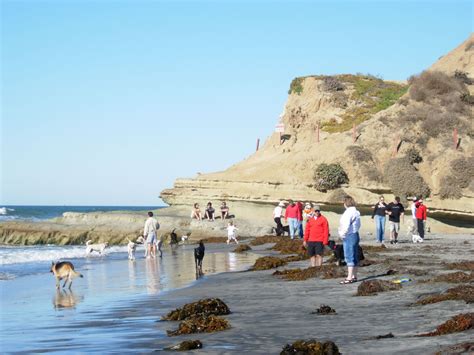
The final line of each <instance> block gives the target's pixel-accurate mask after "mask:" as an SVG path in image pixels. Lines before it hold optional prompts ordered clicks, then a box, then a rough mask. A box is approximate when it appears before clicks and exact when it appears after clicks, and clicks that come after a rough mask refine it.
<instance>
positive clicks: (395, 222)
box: [387, 196, 405, 244]
mask: <svg viewBox="0 0 474 355" xmlns="http://www.w3.org/2000/svg"><path fill="white" fill-rule="evenodd" d="M387 214H388V224H389V226H390V244H396V243H398V240H397V237H398V233H399V232H400V217H402V220H404V217H405V208H404V207H403V205H402V204H401V203H400V197H398V196H396V197H395V200H394V201H393V202H390V203H389V204H388V206H387Z"/></svg>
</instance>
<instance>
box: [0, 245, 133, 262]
mask: <svg viewBox="0 0 474 355" xmlns="http://www.w3.org/2000/svg"><path fill="white" fill-rule="evenodd" d="M126 251H127V247H126V246H112V247H109V248H107V249H106V250H105V252H104V253H105V256H107V254H112V253H123V252H126ZM86 257H87V258H95V257H101V255H99V254H98V253H93V254H90V255H86V247H85V246H73V247H60V246H41V247H23V248H17V247H13V248H1V249H0V265H12V264H24V263H33V262H41V261H57V260H66V259H76V258H86Z"/></svg>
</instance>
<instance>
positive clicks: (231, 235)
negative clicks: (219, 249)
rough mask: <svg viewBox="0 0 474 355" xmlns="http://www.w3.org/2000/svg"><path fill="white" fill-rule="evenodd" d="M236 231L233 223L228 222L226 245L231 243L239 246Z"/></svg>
mask: <svg viewBox="0 0 474 355" xmlns="http://www.w3.org/2000/svg"><path fill="white" fill-rule="evenodd" d="M237 230H238V229H237V227H236V226H234V222H232V221H230V222H229V223H228V225H227V244H230V242H231V241H234V242H235V243H236V244H239V241H238V240H237V232H236V231H237Z"/></svg>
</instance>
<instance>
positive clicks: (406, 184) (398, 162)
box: [384, 157, 431, 197]
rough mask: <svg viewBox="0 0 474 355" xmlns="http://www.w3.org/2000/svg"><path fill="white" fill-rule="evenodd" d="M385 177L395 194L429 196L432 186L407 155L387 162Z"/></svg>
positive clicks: (401, 195)
mask: <svg viewBox="0 0 474 355" xmlns="http://www.w3.org/2000/svg"><path fill="white" fill-rule="evenodd" d="M384 179H385V181H386V182H387V183H388V184H389V186H390V188H391V190H392V192H393V194H394V195H398V196H400V197H409V196H423V197H428V196H429V195H430V193H431V190H430V187H429V186H428V184H427V183H426V181H425V180H424V179H423V177H422V176H421V175H420V173H419V172H418V170H416V168H415V167H414V166H413V165H412V164H411V163H410V161H409V159H408V158H407V157H403V158H395V159H391V160H389V161H388V162H387V163H386V164H385V171H384Z"/></svg>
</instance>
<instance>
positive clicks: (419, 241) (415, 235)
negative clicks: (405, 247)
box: [411, 234, 423, 243]
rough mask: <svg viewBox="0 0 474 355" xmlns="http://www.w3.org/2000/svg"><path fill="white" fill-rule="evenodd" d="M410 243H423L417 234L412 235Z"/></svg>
mask: <svg viewBox="0 0 474 355" xmlns="http://www.w3.org/2000/svg"><path fill="white" fill-rule="evenodd" d="M411 241H412V242H413V243H423V238H421V237H420V236H419V235H417V234H413V235H412V237H411Z"/></svg>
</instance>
